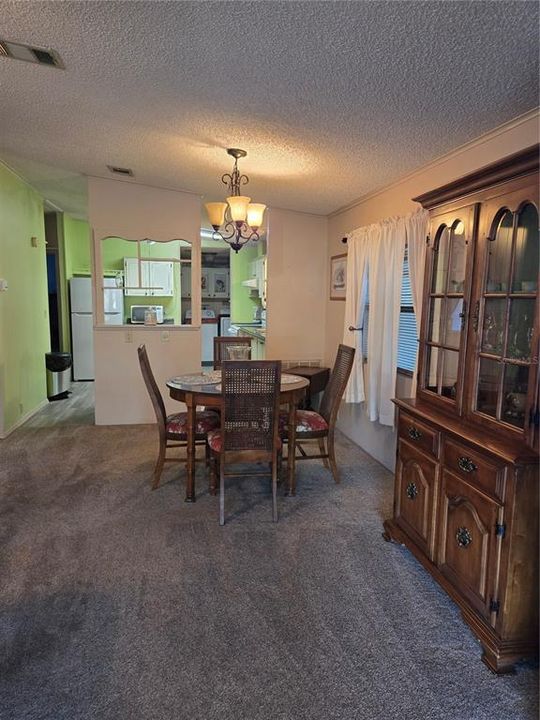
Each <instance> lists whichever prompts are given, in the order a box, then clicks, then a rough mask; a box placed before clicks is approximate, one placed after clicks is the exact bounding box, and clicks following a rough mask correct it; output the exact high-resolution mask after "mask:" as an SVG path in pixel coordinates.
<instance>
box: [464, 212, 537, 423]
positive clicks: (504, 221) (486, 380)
mask: <svg viewBox="0 0 540 720" xmlns="http://www.w3.org/2000/svg"><path fill="white" fill-rule="evenodd" d="M486 262H487V265H486V275H485V282H484V285H483V289H482V297H481V299H480V301H479V302H480V303H481V306H482V324H481V328H480V352H479V358H478V365H477V367H478V378H477V383H476V399H475V410H476V411H477V412H480V413H482V414H484V415H487V416H489V417H491V418H493V419H495V420H497V421H499V422H502V423H506V424H508V425H511V426H513V427H515V428H519V429H522V430H523V429H524V428H525V427H526V424H527V414H528V394H527V393H528V387H529V384H530V380H531V367H532V365H534V364H536V363H537V362H538V358H534V357H533V345H532V344H533V339H534V328H535V314H536V303H537V300H536V294H537V287H538V263H539V245H538V211H537V209H536V207H535V206H534V205H533V204H532V203H530V202H525V203H523V204H522V205H521V206H520V207H518V208H517V210H516V211H514V212H512V211H511V210H510V209H508V208H506V207H505V208H501V209H500V210H499V211H498V212H497V213H496V215H495V217H494V220H493V222H492V225H491V230H490V233H489V235H488V237H487V260H486Z"/></svg>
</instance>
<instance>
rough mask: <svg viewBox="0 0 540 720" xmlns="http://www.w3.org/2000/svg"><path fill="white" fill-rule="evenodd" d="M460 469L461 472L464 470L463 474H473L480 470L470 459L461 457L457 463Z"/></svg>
mask: <svg viewBox="0 0 540 720" xmlns="http://www.w3.org/2000/svg"><path fill="white" fill-rule="evenodd" d="M457 464H458V467H459V469H460V470H463V472H466V473H472V472H474V471H475V470H478V468H477V467H476V465H475V464H474V463H473V461H472V460H471V458H468V457H460V458H459V460H458V461H457Z"/></svg>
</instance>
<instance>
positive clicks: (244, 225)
mask: <svg viewBox="0 0 540 720" xmlns="http://www.w3.org/2000/svg"><path fill="white" fill-rule="evenodd" d="M227 153H228V154H229V155H231V156H232V157H233V158H234V167H233V169H232V172H231V173H230V174H229V173H225V175H223V176H222V178H221V182H222V183H224V184H225V185H227V186H228V188H229V193H230V196H229V197H228V198H227V202H209V203H206V204H205V207H206V211H207V213H208V218H209V220H210V225H212V227H213V228H214V233H213V235H212V237H213V239H214V240H224V241H225V242H226V243H228V244H229V245H230V246H231V248H232V249H233V250H234V251H235V252H238V251H239V250H241V249H242V248H243V247H244V245H245V244H246V243H247V242H249V241H250V240H258V239H259V234H258V232H257V231H258V229H259V228H260V226H261V224H262V219H263V215H264V211H265V209H266V205H263V204H262V203H252V202H251V198H250V197H247V196H246V195H241V194H240V186H241V185H247V183H248V182H249V178H248V177H247V175H240V171H239V170H238V158H241V157H246V155H247V152H246V151H245V150H240V149H239V148H229V149H228V150H227ZM220 228H221V229H220Z"/></svg>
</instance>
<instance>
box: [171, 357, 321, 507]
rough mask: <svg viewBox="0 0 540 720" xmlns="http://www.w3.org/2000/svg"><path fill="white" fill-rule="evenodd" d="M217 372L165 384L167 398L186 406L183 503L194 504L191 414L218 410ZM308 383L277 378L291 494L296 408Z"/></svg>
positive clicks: (294, 377)
mask: <svg viewBox="0 0 540 720" xmlns="http://www.w3.org/2000/svg"><path fill="white" fill-rule="evenodd" d="M220 380H221V371H219V370H213V371H211V372H209V373H207V374H203V373H189V374H187V375H181V376H179V377H174V378H171V379H170V380H168V381H167V387H168V388H169V395H170V397H171V398H172V399H173V400H179V401H180V402H184V403H185V404H186V407H187V463H186V476H187V478H186V502H195V432H194V429H195V413H196V411H197V406H200V405H203V406H205V407H207V408H208V409H211V408H214V407H215V408H222V407H223V395H222V392H221V384H220ZM308 385H309V380H307V379H306V378H303V377H300V376H299V375H288V374H286V373H283V374H282V376H281V388H280V396H279V402H280V405H287V406H288V436H287V443H288V450H287V478H288V494H289V495H294V494H295V492H296V486H295V477H294V473H295V455H296V409H297V408H298V403H299V402H300V400H301V399H302V398H303V397H304V395H305V393H306V388H307V387H308Z"/></svg>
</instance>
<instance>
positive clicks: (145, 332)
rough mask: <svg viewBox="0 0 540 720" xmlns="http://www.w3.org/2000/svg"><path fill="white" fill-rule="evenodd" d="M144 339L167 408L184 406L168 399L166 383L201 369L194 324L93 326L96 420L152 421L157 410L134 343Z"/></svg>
mask: <svg viewBox="0 0 540 720" xmlns="http://www.w3.org/2000/svg"><path fill="white" fill-rule="evenodd" d="M142 343H144V344H145V345H146V350H147V352H148V357H149V359H150V364H151V366H152V372H153V373H154V376H155V378H156V382H157V384H158V386H159V388H160V389H161V393H162V395H163V400H164V401H165V407H166V409H167V413H173V412H180V411H181V410H185V407H184V405H183V404H180V403H178V402H176V401H174V400H171V399H170V398H169V396H168V393H167V389H166V386H165V383H166V382H167V380H168V379H169V378H171V377H174V376H175V375H179V374H181V373H188V372H199V371H200V369H201V350H200V331H199V329H198V328H193V329H191V328H178V327H177V328H170V329H169V328H168V329H167V330H163V329H162V328H145V327H144V326H140V325H139V326H137V327H133V328H127V327H123V328H122V327H119V328H96V329H95V330H94V354H95V358H96V381H95V385H96V388H95V391H96V424H97V425H121V424H127V425H130V424H135V423H153V422H155V421H156V416H155V415H154V411H153V409H152V405H151V402H150V398H149V396H148V393H147V391H146V388H145V386H144V383H143V379H142V375H141V370H140V368H139V360H138V356H137V347H138V346H139V345H141V344H142Z"/></svg>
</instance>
